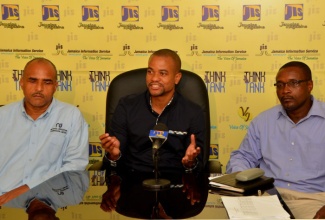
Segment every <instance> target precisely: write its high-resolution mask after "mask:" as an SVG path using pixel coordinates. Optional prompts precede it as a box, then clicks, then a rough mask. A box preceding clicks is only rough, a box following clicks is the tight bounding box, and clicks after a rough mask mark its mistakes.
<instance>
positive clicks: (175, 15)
mask: <svg viewBox="0 0 325 220" xmlns="http://www.w3.org/2000/svg"><path fill="white" fill-rule="evenodd" d="M161 20H162V21H179V8H178V6H162V7H161Z"/></svg>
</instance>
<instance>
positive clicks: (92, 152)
mask: <svg viewBox="0 0 325 220" xmlns="http://www.w3.org/2000/svg"><path fill="white" fill-rule="evenodd" d="M102 156H103V149H102V147H101V145H100V143H99V142H90V143H89V157H102Z"/></svg>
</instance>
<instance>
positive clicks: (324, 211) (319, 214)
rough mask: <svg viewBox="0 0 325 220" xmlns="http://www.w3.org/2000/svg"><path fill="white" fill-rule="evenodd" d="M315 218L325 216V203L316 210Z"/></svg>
mask: <svg viewBox="0 0 325 220" xmlns="http://www.w3.org/2000/svg"><path fill="white" fill-rule="evenodd" d="M314 218H315V219H322V218H325V205H324V206H323V207H322V208H320V210H318V212H316V215H315V216H314Z"/></svg>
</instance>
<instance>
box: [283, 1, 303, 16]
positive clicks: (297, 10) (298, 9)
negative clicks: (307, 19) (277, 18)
mask: <svg viewBox="0 0 325 220" xmlns="http://www.w3.org/2000/svg"><path fill="white" fill-rule="evenodd" d="M303 16H304V6H303V4H293V5H292V4H286V5H285V15H284V19H285V20H302V19H303Z"/></svg>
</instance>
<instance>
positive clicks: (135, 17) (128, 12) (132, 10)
mask: <svg viewBox="0 0 325 220" xmlns="http://www.w3.org/2000/svg"><path fill="white" fill-rule="evenodd" d="M122 21H125V22H134V21H139V6H122Z"/></svg>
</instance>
